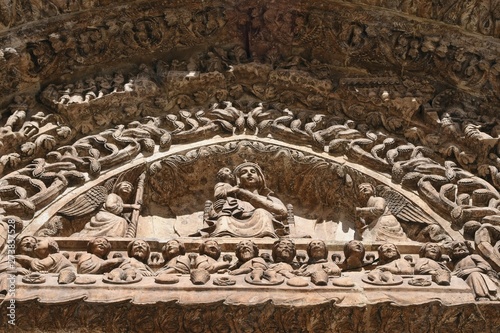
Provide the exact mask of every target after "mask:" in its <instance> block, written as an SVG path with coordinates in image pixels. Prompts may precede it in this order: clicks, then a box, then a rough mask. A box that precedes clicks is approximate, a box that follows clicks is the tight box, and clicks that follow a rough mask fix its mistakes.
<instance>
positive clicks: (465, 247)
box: [451, 241, 470, 260]
mask: <svg viewBox="0 0 500 333" xmlns="http://www.w3.org/2000/svg"><path fill="white" fill-rule="evenodd" d="M469 254H470V249H469V244H468V242H467V241H454V242H453V243H451V259H452V260H460V259H462V258H465V257H467V256H468V255H469Z"/></svg>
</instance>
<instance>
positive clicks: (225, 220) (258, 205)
mask: <svg viewBox="0 0 500 333" xmlns="http://www.w3.org/2000/svg"><path fill="white" fill-rule="evenodd" d="M228 171H230V170H228V169H227V168H223V169H221V171H219V175H218V176H219V180H220V181H221V182H219V183H217V184H216V185H215V188H214V192H215V193H214V196H215V198H216V199H217V201H216V203H217V204H218V205H220V206H221V207H214V210H213V211H212V213H211V214H210V217H209V218H208V219H207V220H206V222H207V224H208V227H207V228H204V229H202V230H200V234H202V235H204V236H210V237H245V238H251V237H273V238H278V235H283V234H285V233H286V232H285V227H284V225H283V223H282V222H281V221H283V220H285V218H286V215H287V209H286V207H285V205H284V204H283V203H282V202H281V201H280V200H279V199H278V198H276V197H275V196H273V192H272V191H271V190H270V189H269V188H268V187H267V186H266V181H265V179H264V174H263V173H262V170H261V168H260V167H259V166H258V165H257V164H255V163H251V162H244V163H242V164H240V165H238V166H237V167H236V168H235V169H234V171H233V175H234V177H235V178H236V186H232V184H231V182H230V179H232V177H227V175H226V177H221V176H224V175H225V174H227V173H228ZM224 199H225V201H224ZM218 205H216V206H218Z"/></svg>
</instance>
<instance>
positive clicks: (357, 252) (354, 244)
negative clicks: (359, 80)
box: [344, 239, 365, 261]
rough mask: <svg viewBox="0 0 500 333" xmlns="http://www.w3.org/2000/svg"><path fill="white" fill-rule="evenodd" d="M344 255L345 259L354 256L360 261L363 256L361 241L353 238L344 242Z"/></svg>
mask: <svg viewBox="0 0 500 333" xmlns="http://www.w3.org/2000/svg"><path fill="white" fill-rule="evenodd" d="M344 256H345V259H346V260H348V259H349V258H356V259H359V260H361V261H362V260H363V259H364V257H365V247H364V245H363V243H361V242H360V241H358V240H355V239H353V240H351V241H349V242H347V243H345V245H344Z"/></svg>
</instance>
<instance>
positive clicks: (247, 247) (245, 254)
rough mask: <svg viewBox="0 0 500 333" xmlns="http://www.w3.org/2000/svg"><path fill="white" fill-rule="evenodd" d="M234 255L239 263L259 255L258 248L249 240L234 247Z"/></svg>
mask: <svg viewBox="0 0 500 333" xmlns="http://www.w3.org/2000/svg"><path fill="white" fill-rule="evenodd" d="M235 254H236V258H238V260H239V261H240V262H247V261H248V260H250V259H252V258H255V257H257V256H258V255H259V248H258V247H257V245H256V244H255V243H254V242H252V241H251V240H242V241H241V242H239V243H238V245H236V250H235Z"/></svg>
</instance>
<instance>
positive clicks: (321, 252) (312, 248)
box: [307, 239, 328, 261]
mask: <svg viewBox="0 0 500 333" xmlns="http://www.w3.org/2000/svg"><path fill="white" fill-rule="evenodd" d="M307 255H308V256H309V260H312V261H316V260H320V259H326V258H328V249H327V248H326V244H325V242H323V241H322V240H320V239H316V240H313V241H311V242H310V243H309V245H307Z"/></svg>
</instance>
